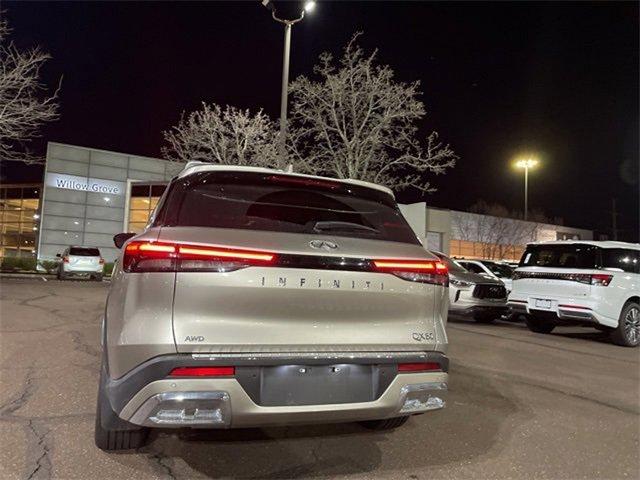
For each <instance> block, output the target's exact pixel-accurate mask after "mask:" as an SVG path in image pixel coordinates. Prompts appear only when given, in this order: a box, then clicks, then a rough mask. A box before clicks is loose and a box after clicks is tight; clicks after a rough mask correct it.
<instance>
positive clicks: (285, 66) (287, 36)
mask: <svg viewBox="0 0 640 480" xmlns="http://www.w3.org/2000/svg"><path fill="white" fill-rule="evenodd" d="M262 5H264V6H265V7H266V8H268V9H269V10H271V17H272V18H273V19H274V20H275V21H276V22H278V23H282V24H283V25H284V52H283V58H282V89H281V93H280V134H279V135H278V158H279V159H280V162H282V164H283V165H282V166H284V161H285V159H286V157H287V153H286V145H287V105H288V102H289V57H290V54H291V30H292V27H293V25H295V24H296V23H298V22H299V21H301V20H302V19H303V18H304V13H305V12H311V11H313V9H314V8H315V2H314V1H307V2H305V4H304V8H303V10H302V11H301V12H300V16H299V17H298V18H294V19H293V20H287V19H284V18H279V17H278V16H277V15H276V8H275V7H274V5H273V2H271V0H262Z"/></svg>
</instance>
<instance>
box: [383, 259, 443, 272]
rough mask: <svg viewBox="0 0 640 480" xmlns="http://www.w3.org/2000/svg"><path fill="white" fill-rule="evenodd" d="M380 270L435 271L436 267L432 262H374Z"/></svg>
mask: <svg viewBox="0 0 640 480" xmlns="http://www.w3.org/2000/svg"><path fill="white" fill-rule="evenodd" d="M373 263H374V264H375V266H376V267H378V268H410V269H416V270H435V269H436V265H435V263H432V262H415V263H409V262H387V261H381V262H379V261H375V260H374V262H373Z"/></svg>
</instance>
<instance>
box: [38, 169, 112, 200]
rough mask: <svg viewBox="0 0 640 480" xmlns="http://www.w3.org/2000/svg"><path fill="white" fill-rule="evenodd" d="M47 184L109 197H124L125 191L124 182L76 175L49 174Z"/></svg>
mask: <svg viewBox="0 0 640 480" xmlns="http://www.w3.org/2000/svg"><path fill="white" fill-rule="evenodd" d="M45 184H46V185H47V186H49V187H55V188H64V189H66V190H80V191H82V192H92V193H106V194H109V195H124V190H125V184H124V183H123V182H114V181H113V180H102V179H99V178H87V177H78V176H76V175H64V174H62V173H47V177H46V180H45Z"/></svg>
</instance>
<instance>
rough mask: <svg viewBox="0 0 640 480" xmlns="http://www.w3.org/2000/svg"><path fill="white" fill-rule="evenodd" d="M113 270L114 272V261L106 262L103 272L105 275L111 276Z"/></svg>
mask: <svg viewBox="0 0 640 480" xmlns="http://www.w3.org/2000/svg"><path fill="white" fill-rule="evenodd" d="M112 272H113V262H109V263H105V264H104V269H103V270H102V274H103V275H104V276H105V277H110V276H111V273H112Z"/></svg>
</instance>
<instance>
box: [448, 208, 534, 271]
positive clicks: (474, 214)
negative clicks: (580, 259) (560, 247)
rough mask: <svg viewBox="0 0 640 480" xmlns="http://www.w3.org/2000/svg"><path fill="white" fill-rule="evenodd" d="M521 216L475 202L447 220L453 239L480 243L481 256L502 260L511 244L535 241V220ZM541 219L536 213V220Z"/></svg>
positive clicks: (516, 244) (509, 249)
mask: <svg viewBox="0 0 640 480" xmlns="http://www.w3.org/2000/svg"><path fill="white" fill-rule="evenodd" d="M521 218H522V215H521V214H520V213H518V212H510V211H509V210H508V209H507V208H506V207H504V206H502V205H499V204H488V203H486V202H484V201H479V202H477V203H476V204H474V205H473V206H472V207H471V208H470V212H452V218H451V222H452V227H453V228H454V231H455V236H456V237H457V238H459V239H460V240H465V241H468V242H474V243H478V244H480V249H481V252H480V254H481V256H482V257H483V258H487V259H502V258H504V257H505V256H506V254H507V253H508V252H509V251H511V250H513V249H514V247H521V246H522V245H525V244H527V243H528V242H531V241H535V240H536V237H537V232H538V227H539V223H538V222H531V221H529V222H525V221H524V220H522V219H521ZM542 219H543V216H542V214H540V213H538V215H537V220H542ZM542 223H544V222H542Z"/></svg>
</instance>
